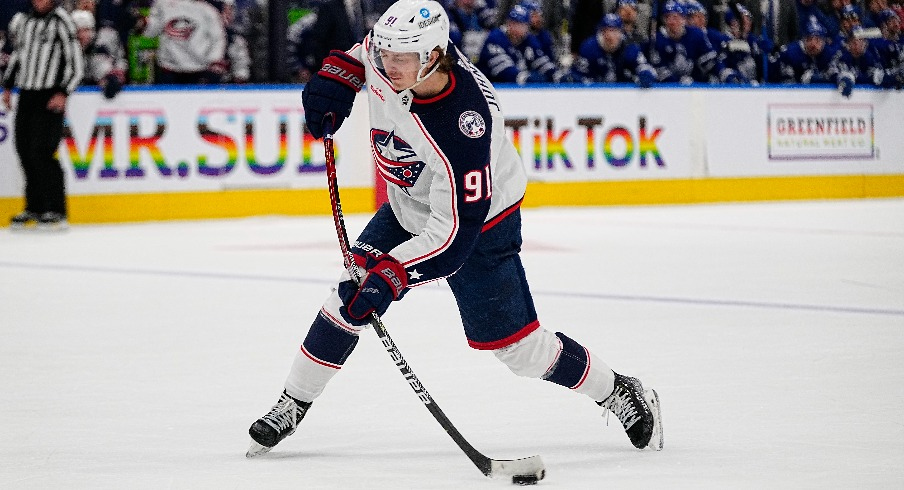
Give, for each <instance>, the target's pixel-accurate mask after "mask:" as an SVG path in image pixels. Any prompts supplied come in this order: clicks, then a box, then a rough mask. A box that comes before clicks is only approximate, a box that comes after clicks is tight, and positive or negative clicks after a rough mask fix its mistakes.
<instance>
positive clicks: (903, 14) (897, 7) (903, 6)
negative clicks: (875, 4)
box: [888, 0, 904, 22]
mask: <svg viewBox="0 0 904 490" xmlns="http://www.w3.org/2000/svg"><path fill="white" fill-rule="evenodd" d="M888 5H889V7H891V9H892V10H893V11H894V13H896V14H898V18H899V19H901V21H902V22H904V1H902V0H891V1H890V2H888Z"/></svg>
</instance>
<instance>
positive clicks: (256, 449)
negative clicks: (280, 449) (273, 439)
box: [245, 441, 273, 459]
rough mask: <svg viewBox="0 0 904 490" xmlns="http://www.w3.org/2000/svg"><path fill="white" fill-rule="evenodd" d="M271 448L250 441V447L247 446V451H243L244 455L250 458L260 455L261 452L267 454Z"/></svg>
mask: <svg viewBox="0 0 904 490" xmlns="http://www.w3.org/2000/svg"><path fill="white" fill-rule="evenodd" d="M271 449H273V448H272V447H267V446H261V445H260V444H258V443H257V442H255V441H251V447H249V448H248V452H247V453H245V457H246V458H249V459H250V458H253V457H256V456H260V455H261V454H267V453H269V452H270V450H271Z"/></svg>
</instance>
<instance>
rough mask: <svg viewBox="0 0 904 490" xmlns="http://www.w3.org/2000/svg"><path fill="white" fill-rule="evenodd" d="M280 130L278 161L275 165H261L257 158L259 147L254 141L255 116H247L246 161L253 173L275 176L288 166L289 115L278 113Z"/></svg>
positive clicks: (278, 134) (278, 133) (278, 135)
mask: <svg viewBox="0 0 904 490" xmlns="http://www.w3.org/2000/svg"><path fill="white" fill-rule="evenodd" d="M278 119H279V129H278V130H277V131H278V132H277V151H276V160H275V161H274V162H273V163H269V164H267V163H261V162H260V161H259V160H258V157H257V151H256V150H257V146H256V145H255V139H254V120H255V117H254V114H245V161H247V162H248V167H249V168H250V169H251V171H252V172H254V173H256V174H261V175H270V174H275V173H277V172H279V171H280V170H282V169H283V167H284V166H285V165H286V159H287V157H288V154H289V138H288V134H289V115H288V113H287V112H283V111H278Z"/></svg>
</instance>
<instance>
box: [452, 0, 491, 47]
mask: <svg viewBox="0 0 904 490" xmlns="http://www.w3.org/2000/svg"><path fill="white" fill-rule="evenodd" d="M488 10H491V9H490V8H489V7H487V5H486V2H483V1H482V0H454V1H453V2H452V4H451V5H449V6H448V8H447V9H446V12H447V13H448V14H449V23H450V26H449V27H450V29H451V37H450V39H451V40H452V42H453V43H454V44H455V45H456V46H458V47H459V49H461V52H462V53H464V54H465V56H467V57H468V58H469V59H470V60H471V61H472V62H475V61H477V59H478V58H479V57H480V49H481V48H482V47H483V43H485V42H486V39H487V35H488V34H489V33H490V30H491V29H493V28H494V27H496V26H495V24H494V22H495V11H492V12H487V11H488Z"/></svg>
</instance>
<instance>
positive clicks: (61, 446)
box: [0, 200, 904, 490]
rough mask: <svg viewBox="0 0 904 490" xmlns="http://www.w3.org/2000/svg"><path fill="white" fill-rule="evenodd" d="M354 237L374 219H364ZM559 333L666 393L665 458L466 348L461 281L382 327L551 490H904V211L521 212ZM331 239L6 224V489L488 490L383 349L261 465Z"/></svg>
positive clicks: (1, 336) (330, 271) (454, 405)
mask: <svg viewBox="0 0 904 490" xmlns="http://www.w3.org/2000/svg"><path fill="white" fill-rule="evenodd" d="M347 219H348V224H349V228H350V229H351V232H352V234H354V233H355V231H356V230H359V229H360V228H361V227H362V226H363V224H364V223H365V220H366V219H367V217H366V216H349V217H347ZM524 223H525V224H524V236H525V244H524V252H523V259H524V263H525V266H526V269H527V274H528V278H529V280H530V281H531V285H532V288H533V292H534V295H535V301H536V303H537V308H538V311H539V314H540V321H541V323H542V324H543V325H544V326H545V327H546V328H548V329H551V330H561V331H563V332H566V333H567V334H568V335H569V336H571V337H573V338H575V339H577V340H579V341H581V342H583V343H585V344H586V345H587V346H589V347H590V348H591V349H592V350H593V351H594V352H595V353H596V354H597V355H598V356H599V357H601V358H602V359H604V360H605V361H606V362H608V363H609V365H611V366H612V367H613V368H614V369H616V370H618V371H619V372H623V373H625V374H630V375H633V376H637V377H639V378H640V379H641V380H642V381H643V382H644V383H645V385H646V386H648V387H655V388H656V389H657V391H658V392H659V395H660V397H661V400H662V411H663V423H664V429H665V450H663V451H662V452H651V451H645V452H640V451H637V450H635V449H634V448H633V447H632V446H631V444H630V442H629V441H628V438H627V436H626V435H625V434H624V432H623V431H622V429H621V428H620V426H619V424H618V421H617V420H616V419H615V418H614V417H610V419H609V420H608V425H607V421H606V420H605V419H603V418H601V417H600V410H599V408H598V407H597V406H596V405H595V404H594V403H592V402H590V400H588V399H586V398H584V397H582V396H580V395H576V394H573V393H569V392H567V390H565V389H563V388H561V387H558V386H555V385H552V384H549V383H545V382H542V381H537V380H529V379H524V378H518V377H516V376H514V375H512V374H511V373H510V372H509V371H508V370H507V369H506V368H505V367H504V366H502V365H501V364H499V363H498V361H496V360H495V358H494V357H493V356H492V354H489V353H486V352H478V351H474V350H471V349H469V348H468V346H467V344H466V342H465V339H464V338H463V335H462V333H461V327H460V323H459V319H458V316H457V313H456V310H455V305H454V300H453V299H452V296H451V294H450V293H449V291H448V289H447V288H446V287H445V285H444V284H434V285H429V286H424V287H422V288H419V289H418V290H415V291H413V292H412V293H411V294H409V295H408V296H407V297H406V299H405V300H404V301H402V302H401V303H399V304H396V305H394V306H393V307H392V308H391V310H390V311H389V313H388V314H387V315H386V317H385V318H384V320H385V323H386V325H387V326H388V327H389V329H390V332H391V333H392V335H393V338H394V340H395V341H396V343H397V344H398V346H399V348H400V349H401V351H402V353H403V354H404V355H405V357H406V359H407V360H408V362H409V363H410V364H411V366H412V368H413V369H414V370H415V372H416V373H417V375H418V377H419V378H420V379H421V381H423V383H424V384H425V385H426V387H427V389H428V390H429V391H430V393H431V394H432V395H433V396H434V397H435V398H436V400H437V401H438V402H439V404H440V406H441V407H442V408H443V410H444V411H445V412H446V414H447V415H448V416H449V417H450V419H451V420H452V421H453V422H454V423H455V425H456V426H457V427H458V428H459V430H460V431H461V432H462V433H463V434H464V435H465V436H466V437H467V438H468V439H469V440H470V442H471V443H472V444H473V445H474V446H475V447H477V448H478V449H480V450H481V451H482V452H484V453H485V454H487V455H488V456H490V457H493V458H499V459H513V458H520V457H525V456H530V455H533V454H540V455H542V457H543V460H544V462H545V463H546V467H547V474H548V476H547V478H546V479H545V480H544V481H542V482H540V485H539V486H538V488H567V489H589V488H618V489H623V488H642V487H643V488H694V489H698V488H733V489H734V488H757V489H759V488H877V487H882V488H902V487H904V444H902V443H901V441H902V439H904V422H902V420H904V419H902V416H901V413H902V407H904V355H902V352H904V200H862V201H832V202H795V203H765V204H725V205H697V206H675V207H635V208H587V209H530V210H525V211H524ZM332 226H333V225H332V222H331V219H330V218H329V217H317V218H295V217H265V218H254V219H241V220H223V221H205V222H176V223H149V224H126V225H109V226H74V227H73V229H72V230H70V231H69V232H68V233H66V234H61V235H42V234H34V233H11V232H9V231H7V230H0V488H2V489H48V488H67V489H125V488H128V489H192V490H194V489H258V488H260V489H264V488H266V489H320V488H323V489H330V488H336V489H352V488H361V489H389V488H393V489H398V488H405V489H434V488H435V489H456V490H459V489H463V488H509V487H510V483H506V482H504V481H498V480H489V479H486V478H485V477H484V476H483V475H481V474H480V472H479V471H477V469H476V468H474V467H473V465H472V464H471V463H470V461H468V459H467V458H465V456H464V455H463V454H461V453H460V452H459V450H458V448H457V447H456V446H455V445H454V444H453V442H452V441H451V440H450V439H449V438H448V436H446V435H445V434H444V433H443V431H442V430H441V428H440V427H439V426H438V425H437V424H436V422H435V421H434V420H433V418H432V417H431V416H430V414H429V413H428V412H427V410H425V409H424V407H422V406H421V404H420V402H419V401H418V399H417V397H416V396H415V395H414V394H413V393H412V392H411V390H410V388H409V387H408V384H407V383H406V382H405V381H404V379H402V377H401V375H400V374H399V373H398V371H397V370H396V368H395V367H394V365H393V363H392V362H390V360H389V358H388V356H387V354H386V353H385V352H384V351H383V349H382V348H381V346H380V345H379V343H378V342H377V339H376V336H375V334H374V333H373V332H371V331H369V330H368V331H366V332H365V333H364V335H363V338H362V339H361V342H360V343H359V344H358V349H357V351H356V352H355V354H354V355H353V356H352V357H351V358H350V359H349V361H348V363H347V364H346V367H345V368H344V369H343V371H342V372H341V373H340V374H339V375H338V376H337V377H336V378H335V379H334V380H333V383H332V384H330V386H329V387H327V390H326V392H325V393H324V395H323V396H322V397H321V398H320V399H318V400H317V402H316V403H315V404H314V406H313V408H312V409H311V411H310V412H309V414H308V417H307V418H306V419H305V421H304V423H303V425H302V426H301V427H300V428H299V430H298V432H296V433H295V435H293V436H292V437H290V438H289V439H287V440H285V441H284V442H283V443H282V444H280V445H279V446H278V447H277V448H275V449H274V450H273V451H272V452H271V453H269V454H267V455H265V456H263V457H260V458H257V459H253V460H247V459H246V458H245V450H246V449H247V447H248V443H249V438H248V436H247V429H248V426H249V425H250V424H251V422H253V421H254V420H255V419H256V418H257V417H259V416H260V415H262V414H264V413H265V412H266V411H267V410H269V408H270V406H271V405H272V404H273V402H275V401H276V399H277V398H278V396H279V393H280V391H281V389H282V383H283V381H284V379H285V376H286V372H287V370H288V368H289V366H290V365H291V362H292V359H293V356H294V354H295V351H296V349H297V348H298V345H299V344H300V343H301V340H302V339H303V336H304V334H305V331H306V329H307V326H308V325H309V324H310V321H311V320H312V319H313V315H314V314H315V312H316V311H317V309H318V308H319V305H320V303H321V301H322V300H323V299H324V298H325V297H326V295H327V292H328V291H327V288H328V287H329V284H330V283H331V281H332V280H333V279H334V278H335V277H338V274H339V271H340V269H341V256H340V254H339V252H338V251H337V248H338V245H337V242H336V239H335V236H334V230H333V227H332Z"/></svg>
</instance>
